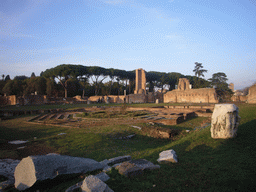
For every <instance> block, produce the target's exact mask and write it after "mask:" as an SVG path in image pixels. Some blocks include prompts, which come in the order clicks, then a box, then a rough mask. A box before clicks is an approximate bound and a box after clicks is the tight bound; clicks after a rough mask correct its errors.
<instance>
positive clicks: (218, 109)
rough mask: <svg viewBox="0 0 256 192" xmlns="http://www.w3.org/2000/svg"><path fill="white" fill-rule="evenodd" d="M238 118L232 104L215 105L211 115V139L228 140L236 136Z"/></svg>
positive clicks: (235, 108)
mask: <svg viewBox="0 0 256 192" xmlns="http://www.w3.org/2000/svg"><path fill="white" fill-rule="evenodd" d="M239 121H240V117H239V116H238V107H237V106H236V105H234V104H216V105H215V107H214V111H213V114H212V122H211V137H212V138H214V139H228V138H233V137H235V136H236V132H237V128H238V125H239Z"/></svg>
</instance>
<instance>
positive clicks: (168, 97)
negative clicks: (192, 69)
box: [164, 78, 219, 103]
mask: <svg viewBox="0 0 256 192" xmlns="http://www.w3.org/2000/svg"><path fill="white" fill-rule="evenodd" d="M191 87H192V86H191V85H190V83H189V80H188V79H186V78H180V79H179V84H178V87H177V89H175V90H172V91H168V92H167V93H166V94H164V103H218V102H219V101H218V99H217V94H216V91H215V89H214V88H201V89H192V88H191Z"/></svg>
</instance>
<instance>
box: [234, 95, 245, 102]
mask: <svg viewBox="0 0 256 192" xmlns="http://www.w3.org/2000/svg"><path fill="white" fill-rule="evenodd" d="M231 100H232V101H234V102H246V101H247V96H246V95H233V96H232V97H231Z"/></svg>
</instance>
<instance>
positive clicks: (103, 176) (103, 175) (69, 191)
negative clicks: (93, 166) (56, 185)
mask: <svg viewBox="0 0 256 192" xmlns="http://www.w3.org/2000/svg"><path fill="white" fill-rule="evenodd" d="M95 177H97V178H98V179H100V180H101V181H102V182H106V181H107V180H109V179H110V177H109V176H108V175H107V174H106V173H104V172H101V173H99V174H97V175H95ZM82 184H83V181H81V182H79V183H77V184H75V185H73V186H71V187H69V188H67V189H66V191H65V192H73V191H74V190H75V189H78V188H81V186H82Z"/></svg>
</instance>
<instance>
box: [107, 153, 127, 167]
mask: <svg viewBox="0 0 256 192" xmlns="http://www.w3.org/2000/svg"><path fill="white" fill-rule="evenodd" d="M131 159H132V158H131V156H130V155H126V156H119V157H115V158H112V159H109V164H112V165H113V164H116V163H121V162H124V161H129V160H131Z"/></svg>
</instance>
